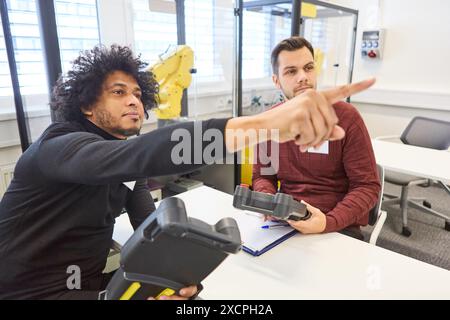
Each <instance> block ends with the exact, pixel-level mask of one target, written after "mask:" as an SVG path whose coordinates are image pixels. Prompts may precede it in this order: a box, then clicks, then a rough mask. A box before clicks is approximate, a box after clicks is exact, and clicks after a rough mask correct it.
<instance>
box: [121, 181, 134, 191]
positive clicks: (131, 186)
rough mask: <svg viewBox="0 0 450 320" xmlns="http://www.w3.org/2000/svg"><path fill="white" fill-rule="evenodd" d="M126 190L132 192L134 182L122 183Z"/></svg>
mask: <svg viewBox="0 0 450 320" xmlns="http://www.w3.org/2000/svg"><path fill="white" fill-rule="evenodd" d="M123 184H124V185H125V186H126V187H127V188H128V189H130V190H131V191H133V190H134V185H135V184H136V181H128V182H124V183H123Z"/></svg>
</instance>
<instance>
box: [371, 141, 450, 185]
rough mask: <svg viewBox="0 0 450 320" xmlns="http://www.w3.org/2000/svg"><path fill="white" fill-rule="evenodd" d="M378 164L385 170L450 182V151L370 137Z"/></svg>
mask: <svg viewBox="0 0 450 320" xmlns="http://www.w3.org/2000/svg"><path fill="white" fill-rule="evenodd" d="M372 146H373V150H374V153H375V158H376V161H377V163H378V164H380V165H382V166H383V167H384V168H385V169H387V170H392V171H395V172H400V173H405V174H409V175H413V176H418V177H423V178H428V179H433V180H440V181H442V182H444V183H446V184H450V152H447V151H442V150H433V149H428V148H421V147H416V146H410V145H406V144H402V143H395V142H389V141H382V140H376V139H372Z"/></svg>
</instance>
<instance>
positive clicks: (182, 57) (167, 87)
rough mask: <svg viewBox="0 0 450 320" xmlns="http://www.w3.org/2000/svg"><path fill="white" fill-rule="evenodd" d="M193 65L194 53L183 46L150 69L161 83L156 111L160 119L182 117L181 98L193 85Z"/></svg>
mask: <svg viewBox="0 0 450 320" xmlns="http://www.w3.org/2000/svg"><path fill="white" fill-rule="evenodd" d="M193 64H194V52H193V51H192V49H191V48H190V47H188V46H185V45H181V46H178V47H177V48H176V49H175V50H174V51H173V52H171V53H170V54H169V55H168V56H166V57H165V58H162V59H161V61H159V62H157V63H156V64H154V65H153V66H152V67H150V71H151V72H152V73H153V74H154V76H155V79H156V81H157V82H158V83H159V106H158V109H156V116H157V117H158V118H159V119H174V118H178V117H179V116H180V114H181V98H182V97H183V90H184V89H186V88H188V87H189V85H190V84H191V81H192V76H191V69H192V66H193Z"/></svg>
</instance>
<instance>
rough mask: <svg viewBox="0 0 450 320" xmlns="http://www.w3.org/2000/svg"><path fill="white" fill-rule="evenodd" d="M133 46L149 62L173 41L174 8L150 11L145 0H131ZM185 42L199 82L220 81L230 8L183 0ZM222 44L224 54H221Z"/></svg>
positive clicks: (229, 37)
mask: <svg viewBox="0 0 450 320" xmlns="http://www.w3.org/2000/svg"><path fill="white" fill-rule="evenodd" d="M132 4H133V16H134V40H135V43H134V48H135V51H136V52H137V53H141V54H142V57H143V58H144V60H146V61H147V62H148V63H150V64H153V63H155V62H156V61H157V60H158V57H159V56H160V55H161V54H163V53H165V52H167V51H168V50H169V51H170V50H171V49H172V48H171V46H172V47H173V48H174V47H175V46H176V44H177V21H176V15H175V12H161V11H158V12H152V11H150V8H149V2H148V0H133V1H132ZM185 23H186V43H187V44H188V45H189V46H190V47H191V48H192V49H193V50H194V55H195V62H194V66H195V68H196V69H197V74H196V75H195V78H196V79H197V81H198V82H199V83H205V82H215V81H223V80H224V77H225V75H224V73H225V72H231V70H224V69H226V68H224V63H226V61H224V60H226V59H227V58H228V57H230V56H231V55H232V47H231V45H232V43H233V42H232V41H233V10H232V1H230V3H229V6H226V4H225V5H224V4H216V1H214V0H186V1H185ZM225 47H226V50H228V51H227V53H226V54H227V55H228V57H224V54H223V53H224V49H225Z"/></svg>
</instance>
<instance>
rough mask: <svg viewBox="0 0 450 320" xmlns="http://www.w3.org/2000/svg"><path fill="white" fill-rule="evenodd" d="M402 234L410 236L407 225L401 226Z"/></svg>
mask: <svg viewBox="0 0 450 320" xmlns="http://www.w3.org/2000/svg"><path fill="white" fill-rule="evenodd" d="M402 235H404V236H405V237H409V236H411V230H409V228H408V227H403V228H402Z"/></svg>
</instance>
